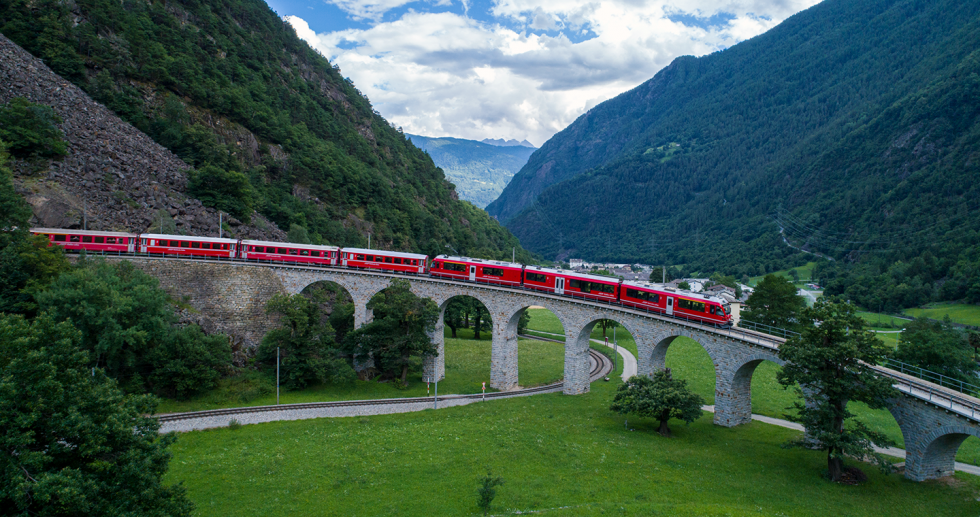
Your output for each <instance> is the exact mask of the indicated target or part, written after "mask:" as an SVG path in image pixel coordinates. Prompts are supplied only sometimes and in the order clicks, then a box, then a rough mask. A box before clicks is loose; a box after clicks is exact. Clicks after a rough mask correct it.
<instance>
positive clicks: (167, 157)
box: [0, 34, 286, 240]
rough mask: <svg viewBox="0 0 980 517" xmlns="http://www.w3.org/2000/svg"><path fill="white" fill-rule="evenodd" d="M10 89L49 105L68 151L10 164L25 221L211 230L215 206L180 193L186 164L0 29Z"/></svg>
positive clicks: (276, 235)
mask: <svg viewBox="0 0 980 517" xmlns="http://www.w3.org/2000/svg"><path fill="white" fill-rule="evenodd" d="M14 97H24V98H26V99H28V100H29V101H31V102H35V103H38V104H45V105H48V106H51V107H52V108H53V109H54V111H55V113H57V114H58V116H60V117H61V118H62V120H63V122H62V123H61V124H60V125H59V128H60V129H61V130H62V132H64V134H65V140H66V141H67V142H68V156H66V157H64V159H63V160H61V161H52V162H50V163H49V164H48V165H47V167H46V168H45V167H44V166H43V165H42V167H41V170H39V171H38V170H37V168H38V167H37V165H36V164H30V163H24V162H18V161H14V162H13V164H12V168H13V171H14V176H15V178H14V180H15V183H16V184H17V186H18V189H19V190H20V192H21V194H23V195H24V197H25V198H26V199H27V201H28V202H29V203H30V204H31V206H32V207H33V210H34V220H32V221H31V223H32V224H34V225H36V226H44V227H59V228H81V227H82V226H83V225H85V226H87V227H88V229H91V230H121V231H131V232H145V231H154V232H155V231H159V229H160V227H161V220H162V226H163V228H165V229H166V228H168V227H169V228H171V231H172V228H174V227H176V229H177V232H178V233H181V234H187V235H209V236H217V235H218V213H217V211H216V210H214V209H213V208H208V207H205V206H203V205H202V204H201V202H200V201H198V200H197V199H193V198H191V197H189V196H188V195H187V194H186V193H185V191H186V188H187V171H188V170H190V169H191V167H190V166H189V165H187V164H186V163H184V162H183V161H182V160H181V159H180V158H178V157H177V156H175V155H174V154H173V153H171V152H170V151H168V150H167V149H166V148H164V147H162V146H160V145H159V144H157V143H156V142H154V141H153V139H151V138H150V137H149V136H147V135H146V134H144V133H143V132H141V131H139V130H138V129H136V128H135V127H133V126H131V125H130V124H128V123H126V122H124V121H123V120H122V119H120V118H119V117H117V116H116V115H115V114H113V113H112V111H111V110H109V109H108V108H106V107H105V106H102V105H101V104H99V103H97V102H95V101H93V100H92V99H91V98H90V97H89V96H88V95H87V94H85V92H83V91H82V90H81V89H79V88H78V87H76V86H75V85H73V84H71V83H70V82H69V81H67V80H65V79H62V78H61V77H60V76H58V75H57V74H55V73H54V72H52V71H51V69H49V68H48V67H47V66H46V65H45V64H44V63H43V62H42V61H41V60H39V59H37V58H35V57H34V56H32V55H31V54H30V53H28V52H27V51H25V50H24V49H22V48H20V47H19V46H17V45H16V44H15V43H13V42H12V41H10V40H9V39H7V38H6V37H5V36H3V35H2V34H0V103H6V102H9V101H10V100H11V99H12V98H14ZM224 218H225V220H226V221H227V222H228V223H229V224H230V225H231V226H232V227H233V230H232V233H233V234H234V236H236V237H243V238H254V239H264V240H285V237H286V234H285V232H283V231H281V230H279V228H277V227H276V225H275V224H273V223H271V222H269V221H267V220H266V219H264V218H263V217H262V216H260V215H258V214H253V217H252V221H253V224H252V225H244V224H241V222H240V221H237V220H236V219H234V218H232V217H230V216H228V215H227V214H225V216H224ZM171 221H172V222H171ZM226 233H227V232H226Z"/></svg>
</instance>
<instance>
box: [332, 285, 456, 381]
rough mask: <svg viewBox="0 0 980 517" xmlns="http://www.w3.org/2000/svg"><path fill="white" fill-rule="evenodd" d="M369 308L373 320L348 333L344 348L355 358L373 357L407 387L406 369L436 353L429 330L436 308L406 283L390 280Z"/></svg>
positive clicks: (376, 363) (435, 314)
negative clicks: (413, 291)
mask: <svg viewBox="0 0 980 517" xmlns="http://www.w3.org/2000/svg"><path fill="white" fill-rule="evenodd" d="M368 308H369V309H372V310H373V311H374V321H372V322H371V323H368V324H367V325H364V326H362V327H361V328H359V329H357V330H355V331H353V332H350V333H349V334H347V338H346V339H345V340H344V341H345V343H344V347H345V349H346V350H347V351H348V353H350V354H351V355H353V356H354V358H355V360H367V359H368V358H373V359H374V363H375V365H376V366H377V367H378V369H380V370H381V371H382V373H384V374H385V375H386V376H388V377H395V376H397V377H399V378H400V379H401V383H402V385H403V386H407V385H408V370H409V368H410V367H411V366H413V364H415V362H416V361H417V360H419V359H423V358H425V357H429V356H432V355H435V354H436V353H437V351H436V347H435V345H434V344H432V340H431V338H430V337H429V333H430V332H432V331H433V330H434V329H435V324H436V320H437V319H438V317H439V307H438V306H437V305H436V304H435V302H433V301H432V300H430V299H428V298H419V297H418V296H415V294H413V293H412V291H411V290H410V286H409V284H408V282H406V281H404V280H392V281H391V286H390V287H388V288H387V289H385V290H383V291H381V292H380V293H378V294H377V295H375V297H374V298H372V299H371V301H370V302H368Z"/></svg>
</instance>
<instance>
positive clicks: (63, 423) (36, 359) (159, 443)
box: [0, 315, 193, 517]
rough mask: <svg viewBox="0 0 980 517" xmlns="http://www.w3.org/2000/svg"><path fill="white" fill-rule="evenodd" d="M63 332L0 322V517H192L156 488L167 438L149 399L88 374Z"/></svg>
mask: <svg viewBox="0 0 980 517" xmlns="http://www.w3.org/2000/svg"><path fill="white" fill-rule="evenodd" d="M80 342H81V333H79V332H78V331H77V330H75V329H74V328H73V327H72V325H71V324H70V323H68V322H62V323H56V322H55V321H54V320H53V319H52V318H51V317H49V316H41V317H39V318H37V319H35V320H34V321H33V322H31V323H29V322H28V321H27V320H25V319H24V318H23V317H22V316H19V315H18V316H11V315H0V343H3V346H2V347H0V429H2V430H3V431H2V432H0V451H2V452H0V456H2V457H3V461H0V513H3V514H5V515H148V516H160V517H163V516H181V515H187V516H189V515H191V512H192V510H193V506H192V505H191V503H190V501H189V500H188V499H187V497H186V496H185V494H184V490H183V488H182V487H181V486H179V485H178V486H166V485H164V484H163V482H162V478H163V475H164V474H165V473H166V471H167V466H168V463H169V461H170V453H169V451H168V450H167V447H168V446H169V445H170V444H171V443H173V441H174V439H175V437H174V436H173V435H167V436H160V435H159V434H158V429H159V425H160V424H159V423H158V422H157V420H156V419H155V418H152V417H149V416H146V415H150V414H152V413H153V411H154V409H155V405H156V404H155V402H154V398H153V397H152V396H149V395H138V396H125V395H123V393H122V392H121V391H120V390H119V389H118V388H117V387H116V383H115V381H114V380H112V379H110V378H108V377H106V375H105V374H104V373H103V372H102V370H100V369H96V370H94V371H93V370H92V368H91V366H90V361H89V357H88V353H87V352H86V351H84V350H81V349H80V348H79V345H80Z"/></svg>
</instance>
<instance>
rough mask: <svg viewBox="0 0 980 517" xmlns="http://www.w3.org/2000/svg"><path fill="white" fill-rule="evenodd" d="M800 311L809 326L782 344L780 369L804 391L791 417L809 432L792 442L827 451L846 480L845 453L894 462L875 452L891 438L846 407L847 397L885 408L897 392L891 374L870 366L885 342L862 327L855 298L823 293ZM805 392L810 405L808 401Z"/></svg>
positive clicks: (787, 382) (836, 477)
mask: <svg viewBox="0 0 980 517" xmlns="http://www.w3.org/2000/svg"><path fill="white" fill-rule="evenodd" d="M800 315H801V317H802V319H803V321H804V322H805V323H806V325H805V326H803V328H802V335H800V336H797V337H794V338H792V339H790V340H788V341H786V343H784V344H783V345H781V346H780V347H779V358H780V359H782V360H784V361H786V365H784V366H783V368H782V369H781V370H780V371H779V373H778V374H777V379H778V380H779V383H780V384H782V385H783V387H785V388H791V387H792V388H793V389H794V390H795V391H796V392H797V394H798V395H800V398H799V400H798V401H797V402H795V403H794V404H793V407H794V408H795V409H796V414H795V415H789V417H790V419H791V420H793V421H795V422H799V423H801V424H803V426H804V427H805V428H806V431H807V434H806V436H805V437H801V438H800V439H798V440H795V441H793V442H791V445H795V446H801V447H808V448H812V447H814V446H816V447H817V448H819V449H822V450H825V451H827V469H828V472H829V477H830V479H831V480H833V481H840V480H841V477H842V475H843V472H844V457H846V456H850V457H852V458H865V457H871V458H875V460H876V461H877V462H878V464H879V465H880V466H881V467H882V468H883V469H884V468H887V467H888V465H889V464H888V463H887V462H886V461H885V460H884V459H883V458H882V457H881V456H880V455H878V454H877V453H875V450H874V446H875V445H878V446H887V445H889V444H891V441H890V440H889V439H888V438H887V437H885V435H884V434H882V433H879V432H877V431H872V430H871V429H869V428H868V427H867V426H865V425H864V424H863V423H861V422H860V421H858V420H854V419H853V417H854V414H853V413H851V412H850V411H848V409H847V404H848V402H863V403H865V404H867V405H868V407H870V408H871V409H880V408H883V407H884V406H885V402H886V400H887V399H888V398H889V397H891V396H893V395H894V394H895V390H894V388H892V386H891V383H890V382H889V381H888V379H886V378H883V377H879V376H878V375H877V374H875V372H874V371H872V370H871V368H870V367H869V365H871V364H877V363H878V362H879V361H881V359H883V358H884V356H885V347H884V345H883V344H882V343H881V341H880V340H878V339H877V338H876V337H875V336H874V334H872V333H871V332H867V331H865V330H862V328H863V326H864V321H863V320H862V319H861V318H860V317H858V316H857V314H856V309H855V307H854V306H853V305H851V304H850V303H844V302H840V301H835V300H828V299H825V298H821V299H819V300H817V302H816V304H815V305H814V306H813V307H806V308H803V310H802V311H801V313H800ZM800 386H804V387H805V388H806V389H805V391H803V390H802V389H801V388H800ZM804 395H805V396H806V397H807V398H808V399H809V402H810V403H809V404H804V402H803V397H804Z"/></svg>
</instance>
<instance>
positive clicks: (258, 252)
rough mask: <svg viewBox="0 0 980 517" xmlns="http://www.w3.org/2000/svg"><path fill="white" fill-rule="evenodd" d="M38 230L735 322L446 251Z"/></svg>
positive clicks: (75, 247)
mask: <svg viewBox="0 0 980 517" xmlns="http://www.w3.org/2000/svg"><path fill="white" fill-rule="evenodd" d="M31 232H32V233H34V234H36V235H45V236H46V237H47V238H48V240H49V241H50V242H51V245H52V246H54V245H58V246H62V247H64V248H65V249H66V250H68V251H82V250H85V251H87V252H94V253H111V254H133V253H143V254H148V255H175V256H183V257H190V258H212V259H224V260H242V261H256V262H270V263H290V264H299V265H312V266H328V267H348V268H357V269H367V270H378V271H393V272H398V273H406V274H415V275H424V274H428V275H430V276H433V277H437V278H447V279H452V280H459V281H465V282H478V283H485V284H493V285H502V286H508V287H517V288H523V289H532V290H535V291H541V292H545V293H553V294H558V295H564V296H573V297H576V298H582V299H586V300H592V301H598V302H605V303H615V304H621V305H625V306H628V307H633V308H637V309H642V310H647V311H652V312H657V313H661V314H666V315H668V316H674V317H681V318H686V319H692V320H696V321H700V322H705V323H711V324H715V325H725V326H730V325H732V313H731V308H730V307H729V305H728V303H727V302H726V301H724V300H723V299H721V298H717V297H714V296H706V295H701V294H698V293H691V292H687V291H677V290H674V289H671V288H667V287H663V286H655V285H650V284H641V283H634V282H624V281H622V280H619V279H617V278H613V277H608V276H599V275H589V274H583V273H574V272H571V271H564V270H561V269H550V268H543V267H538V266H525V265H523V264H518V263H514V262H501V261H497V260H488V259H479V258H469V257H450V256H447V255H439V256H438V257H435V258H434V259H432V263H431V264H430V263H429V260H428V259H429V257H428V256H427V255H421V254H417V253H402V252H398V251H385V250H369V249H362V248H338V247H336V246H317V245H312V244H294V243H286V242H267V241H253V240H235V239H220V238H215V237H191V236H186V235H159V234H142V235H139V234H134V233H122V232H94V231H83V230H62V229H53V228H33V229H31Z"/></svg>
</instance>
